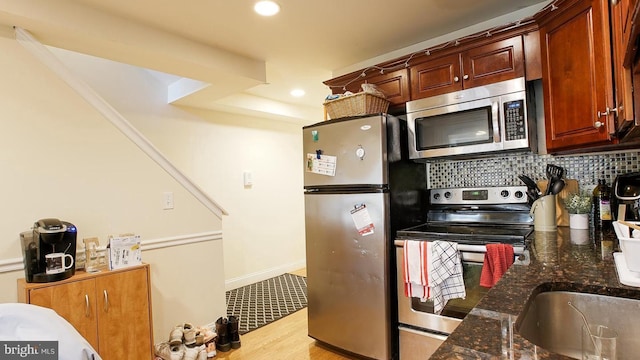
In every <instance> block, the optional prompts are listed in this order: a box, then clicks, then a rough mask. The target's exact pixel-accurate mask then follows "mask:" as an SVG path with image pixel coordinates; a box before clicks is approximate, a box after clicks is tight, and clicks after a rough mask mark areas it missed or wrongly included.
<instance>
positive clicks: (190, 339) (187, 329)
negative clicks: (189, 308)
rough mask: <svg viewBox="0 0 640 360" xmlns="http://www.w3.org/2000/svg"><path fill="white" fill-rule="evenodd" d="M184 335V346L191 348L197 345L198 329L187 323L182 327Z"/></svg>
mask: <svg viewBox="0 0 640 360" xmlns="http://www.w3.org/2000/svg"><path fill="white" fill-rule="evenodd" d="M182 334H183V339H184V344H185V345H187V346H189V345H195V343H196V329H195V328H194V327H193V325H191V324H189V323H185V324H184V325H183V326H182Z"/></svg>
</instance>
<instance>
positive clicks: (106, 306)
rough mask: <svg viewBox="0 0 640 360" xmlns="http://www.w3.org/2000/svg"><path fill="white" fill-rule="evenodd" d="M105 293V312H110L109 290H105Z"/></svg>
mask: <svg viewBox="0 0 640 360" xmlns="http://www.w3.org/2000/svg"><path fill="white" fill-rule="evenodd" d="M103 294H104V312H109V294H107V290H103Z"/></svg>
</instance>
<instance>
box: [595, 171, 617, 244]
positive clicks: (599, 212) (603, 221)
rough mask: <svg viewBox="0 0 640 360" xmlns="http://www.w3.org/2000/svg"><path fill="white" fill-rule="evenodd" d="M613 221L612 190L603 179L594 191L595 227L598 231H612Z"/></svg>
mask: <svg viewBox="0 0 640 360" xmlns="http://www.w3.org/2000/svg"><path fill="white" fill-rule="evenodd" d="M611 221H612V215H611V188H610V187H609V186H608V185H607V183H606V181H605V180H604V179H601V180H598V186H596V187H595V188H594V189H593V225H594V227H595V228H596V229H600V230H602V231H608V230H611V229H612V224H611Z"/></svg>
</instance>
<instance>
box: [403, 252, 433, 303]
mask: <svg viewBox="0 0 640 360" xmlns="http://www.w3.org/2000/svg"><path fill="white" fill-rule="evenodd" d="M429 245H430V244H429V243H428V242H426V241H411V240H405V241H404V249H403V250H404V251H403V252H404V257H403V258H402V260H403V261H402V268H403V270H404V271H403V276H404V295H405V296H407V297H417V298H420V299H422V300H427V299H428V298H429V295H430V294H429V273H428V264H427V262H428V256H429V251H430V249H429V247H430V246H429Z"/></svg>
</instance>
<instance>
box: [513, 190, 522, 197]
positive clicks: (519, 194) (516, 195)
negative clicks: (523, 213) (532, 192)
mask: <svg viewBox="0 0 640 360" xmlns="http://www.w3.org/2000/svg"><path fill="white" fill-rule="evenodd" d="M513 196H515V197H516V199H522V198H523V197H524V193H523V192H522V191H520V190H518V191H516V192H515V193H514V194H513Z"/></svg>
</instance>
